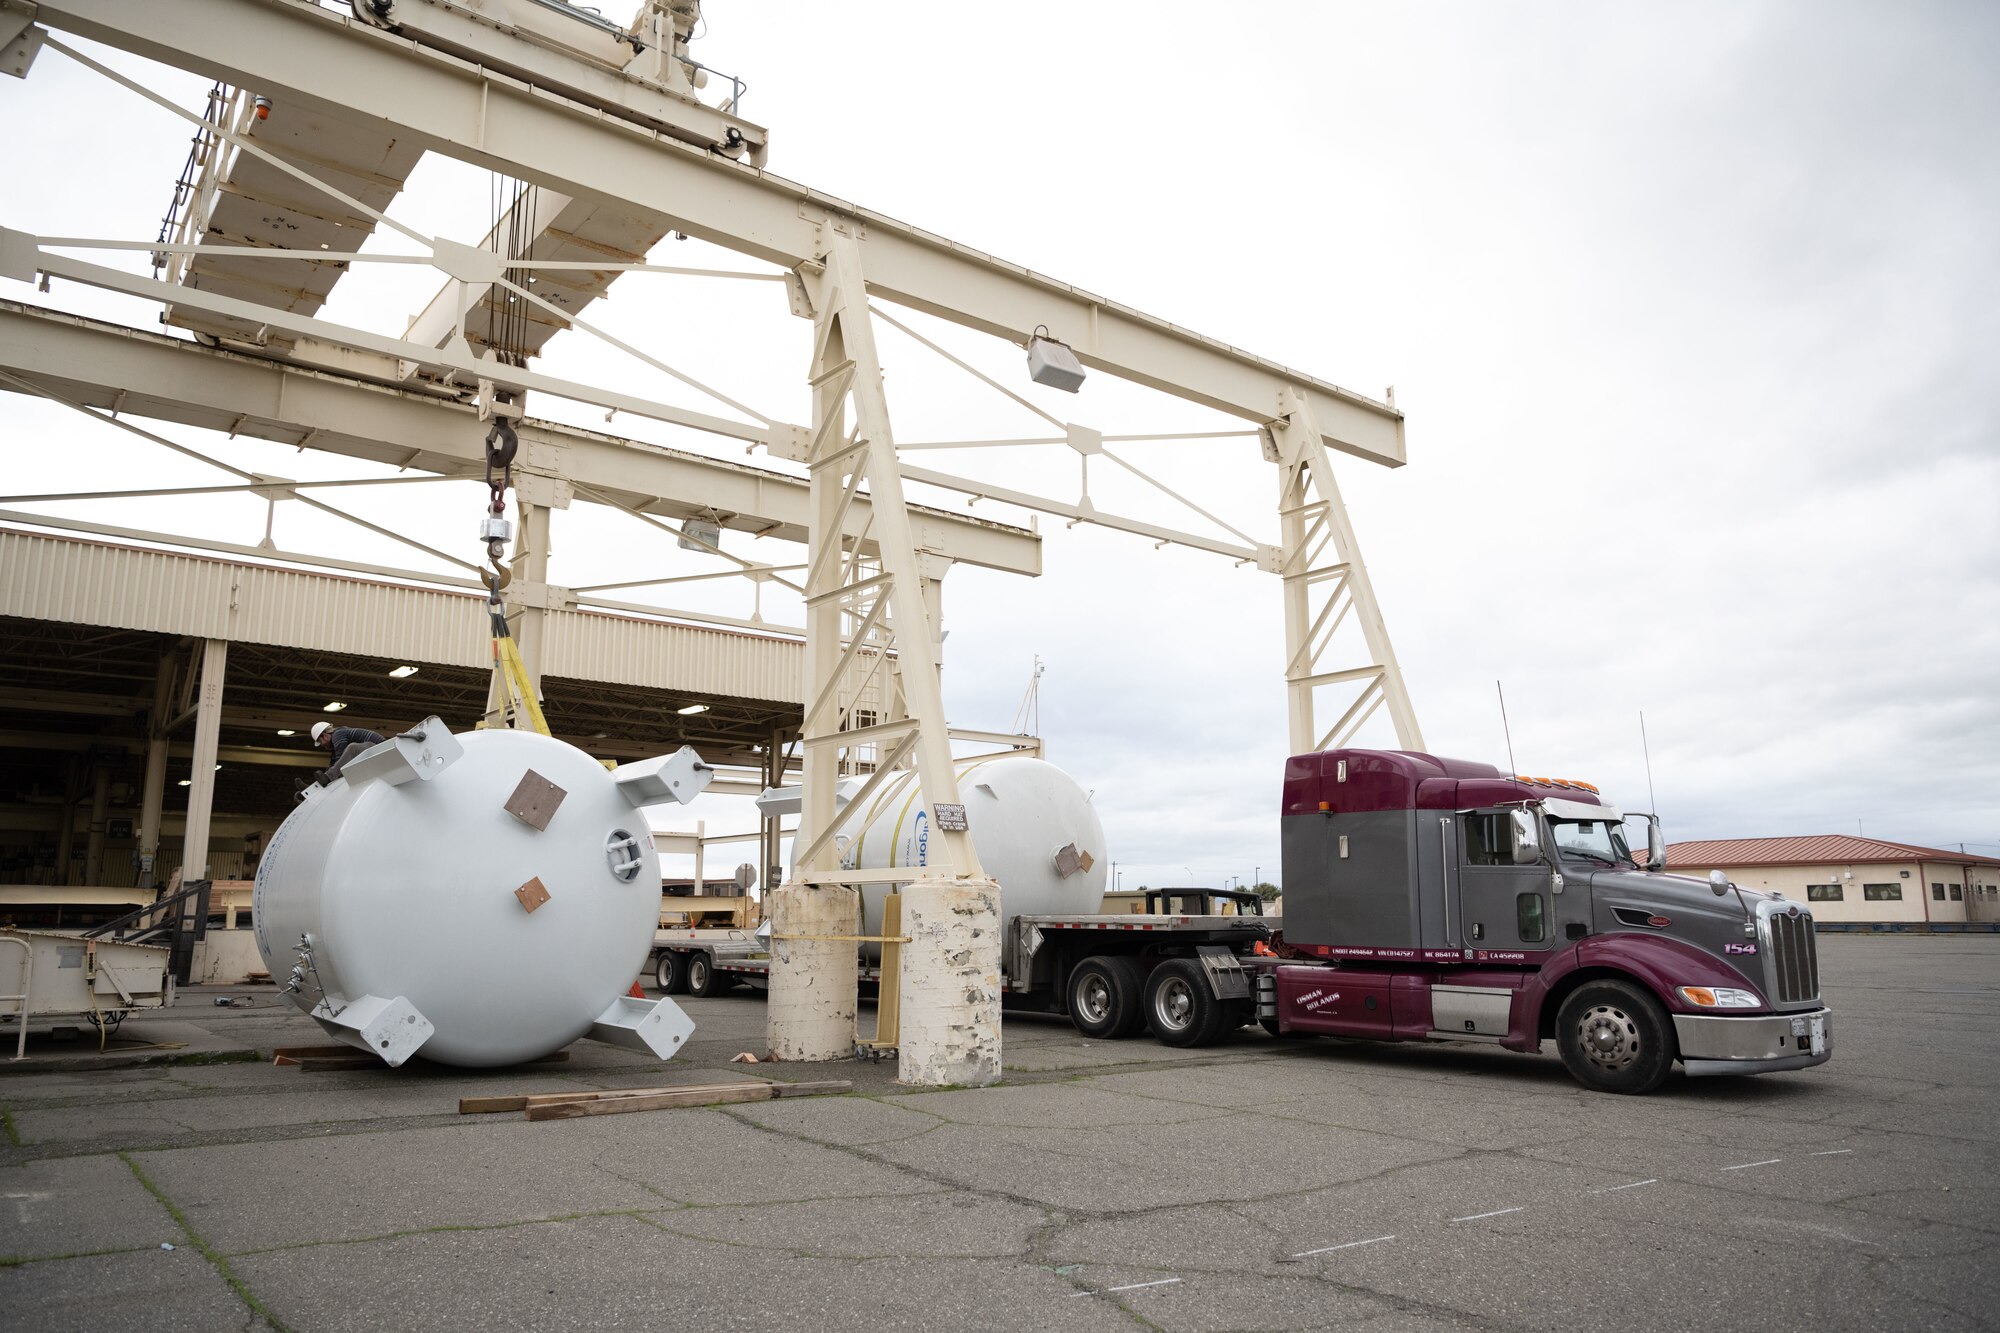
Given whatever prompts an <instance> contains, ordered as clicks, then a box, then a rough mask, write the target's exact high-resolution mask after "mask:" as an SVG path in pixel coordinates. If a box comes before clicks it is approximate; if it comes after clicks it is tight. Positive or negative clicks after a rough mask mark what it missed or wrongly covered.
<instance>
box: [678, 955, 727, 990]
mask: <svg viewBox="0 0 2000 1333" xmlns="http://www.w3.org/2000/svg"><path fill="white" fill-rule="evenodd" d="M687 987H688V994H690V995H700V996H709V995H720V994H721V993H722V992H723V991H726V990H728V989H729V983H728V981H726V980H724V979H723V976H722V974H721V973H720V972H718V971H716V970H715V960H714V959H713V958H710V957H709V956H708V955H707V954H705V953H702V952H700V951H699V950H691V951H689V953H688V955H687Z"/></svg>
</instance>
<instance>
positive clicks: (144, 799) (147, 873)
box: [137, 653, 174, 889]
mask: <svg viewBox="0 0 2000 1333" xmlns="http://www.w3.org/2000/svg"><path fill="white" fill-rule="evenodd" d="M173 689H174V655H173V654H171V653H168V654H164V655H163V656H162V657H161V658H160V665H159V672H158V674H157V675H156V676H155V677H154V679H153V711H152V713H151V714H150V715H148V717H147V719H146V737H147V740H146V786H145V789H144V791H143V792H142V793H141V795H140V798H139V878H138V881H137V883H138V885H139V887H140V888H142V889H144V888H152V887H153V886H155V885H157V884H158V883H159V882H160V872H159V864H160V807H161V806H162V805H164V804H165V803H166V796H167V723H168V721H170V719H169V718H168V717H167V705H168V703H169V702H170V701H171V700H172V698H173Z"/></svg>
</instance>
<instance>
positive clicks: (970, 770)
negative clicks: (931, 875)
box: [840, 758, 1110, 956]
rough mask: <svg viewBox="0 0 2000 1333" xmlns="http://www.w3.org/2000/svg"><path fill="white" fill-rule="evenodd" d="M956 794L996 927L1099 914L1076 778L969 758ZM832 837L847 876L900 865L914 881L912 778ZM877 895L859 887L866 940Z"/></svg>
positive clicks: (892, 786)
mask: <svg viewBox="0 0 2000 1333" xmlns="http://www.w3.org/2000/svg"><path fill="white" fill-rule="evenodd" d="M958 794H959V800H960V801H961V802H962V803H963V804H964V806H965V818H966V827H967V829H968V831H969V832H970V833H971V835H972V845H973V848H974V849H975V850H976V851H977V852H978V853H979V861H980V865H981V867H982V868H983V869H984V870H985V871H986V873H987V874H988V875H991V876H992V877H993V878H994V879H995V880H996V881H998V882H999V885H1000V915H1001V919H1002V928H1003V929H1004V928H1005V925H1006V923H1007V922H1011V921H1012V920H1013V919H1014V918H1015V917H1016V916H1019V915H1021V914H1023V913H1026V914H1028V915H1031V916H1040V915H1048V914H1079V913H1089V912H1095V911H1097V910H1098V909H1099V907H1100V905H1101V904H1102V902H1103V899H1104V883H1105V878H1106V875H1107V873H1108V871H1109V869H1110V858H1109V857H1107V856H1106V855H1105V848H1104V825H1103V824H1102V823H1101V822H1100V821H1099V820H1098V818H1097V810H1096V807H1095V806H1093V805H1092V804H1091V800H1090V794H1089V793H1088V792H1086V791H1084V790H1083V788H1082V787H1079V786H1078V785H1077V783H1076V780H1075V779H1074V778H1072V777H1070V775H1069V774H1067V773H1065V772H1063V770H1061V769H1060V768H1057V767H1056V766H1055V765H1054V764H1050V763H1045V762H1043V761H1042V760H1040V759H1022V758H1003V759H975V760H968V761H965V762H962V763H960V764H959V765H958ZM840 832H841V837H842V839H843V850H842V853H841V862H840V863H841V865H842V866H843V867H845V868H847V869H864V870H873V869H887V868H891V867H908V868H909V869H911V870H912V871H913V872H915V873H913V874H912V875H911V876H910V878H911V879H918V878H921V877H922V871H923V869H924V868H925V867H927V866H929V865H930V864H932V862H933V860H934V850H933V848H934V843H933V840H934V838H935V836H936V832H935V827H934V825H933V823H932V820H931V812H930V802H929V801H928V800H926V799H925V797H924V792H923V789H922V788H921V787H919V786H918V785H917V782H916V775H915V774H906V775H904V776H903V777H901V778H898V779H895V780H894V781H892V782H890V783H888V784H886V785H885V786H884V787H883V789H882V790H881V791H879V792H877V793H875V794H874V795H873V796H871V797H869V799H868V800H867V801H866V802H863V803H856V804H854V805H850V806H848V807H847V809H846V810H845V811H843V812H842V816H841V825H840ZM885 892H886V889H885V887H884V886H883V885H880V884H869V885H865V886H863V888H862V892H861V901H862V911H863V929H862V933H863V934H864V935H879V934H881V933H882V932H881V925H882V896H883V894H884V893H885ZM867 952H868V953H869V954H870V956H873V955H874V954H875V953H876V952H877V950H876V949H875V947H874V946H872V945H871V946H869V947H868V950H867Z"/></svg>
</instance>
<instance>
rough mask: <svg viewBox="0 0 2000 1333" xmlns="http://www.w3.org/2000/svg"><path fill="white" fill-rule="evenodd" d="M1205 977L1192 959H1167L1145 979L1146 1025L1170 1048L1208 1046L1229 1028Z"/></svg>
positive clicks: (1222, 1008) (1219, 1004)
mask: <svg viewBox="0 0 2000 1333" xmlns="http://www.w3.org/2000/svg"><path fill="white" fill-rule="evenodd" d="M1228 1019H1229V1015H1228V1014H1226V1013H1225V1012H1224V1005H1223V1003H1222V1001H1220V1000H1218V999H1216V998H1215V993H1214V992H1213V991H1211V990H1210V989H1209V986H1208V975H1207V973H1205V972H1203V971H1202V970H1201V964H1200V963H1197V962H1195V961H1194V960H1193V959H1191V958H1169V959H1168V960H1167V961H1166V962H1164V963H1161V964H1160V965H1159V966H1158V967H1156V968H1154V969H1153V975H1152V976H1150V977H1148V978H1146V1023H1147V1025H1148V1026H1149V1027H1151V1028H1152V1029H1153V1035H1154V1036H1155V1037H1158V1038H1159V1039H1160V1040H1161V1041H1163V1042H1165V1043H1166V1044H1167V1045H1169V1046H1208V1045H1211V1044H1213V1043H1214V1041H1215V1040H1216V1038H1218V1037H1220V1036H1221V1035H1222V1034H1223V1032H1224V1030H1225V1029H1226V1028H1228V1027H1229V1026H1230V1024H1229V1022H1228Z"/></svg>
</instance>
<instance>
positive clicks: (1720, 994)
mask: <svg viewBox="0 0 2000 1333" xmlns="http://www.w3.org/2000/svg"><path fill="white" fill-rule="evenodd" d="M1677 993H1678V994H1679V995H1680V997H1681V998H1682V999H1683V1000H1686V1001H1687V1002H1688V1003H1689V1004H1691V1005H1694V1006H1695V1007H1696V1008H1699V1009H1761V1008H1763V1007H1764V1002H1763V1000H1761V999H1759V998H1758V997H1757V992H1755V991H1747V990H1733V989H1731V988H1730V987H1728V986H1682V987H1681V988H1680V989H1679V991H1678V992H1677Z"/></svg>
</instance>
